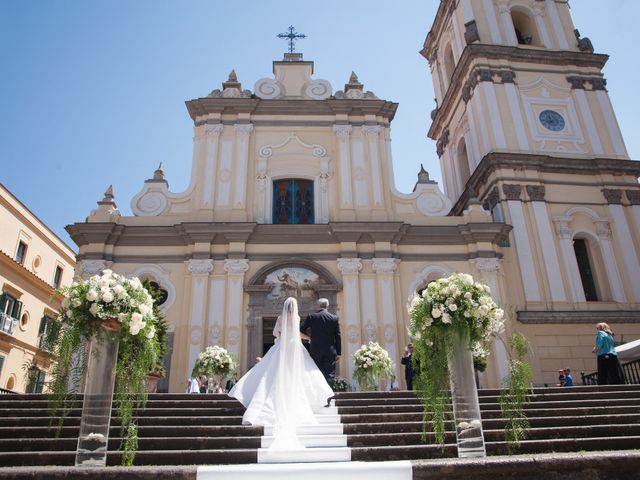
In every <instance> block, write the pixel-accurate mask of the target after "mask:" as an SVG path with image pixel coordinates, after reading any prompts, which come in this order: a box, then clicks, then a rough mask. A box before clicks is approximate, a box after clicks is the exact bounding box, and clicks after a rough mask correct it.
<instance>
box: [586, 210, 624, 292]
mask: <svg viewBox="0 0 640 480" xmlns="http://www.w3.org/2000/svg"><path fill="white" fill-rule="evenodd" d="M594 223H595V224H596V233H597V235H598V240H599V241H600V249H601V250H602V259H603V261H604V268H605V270H606V271H607V277H609V278H608V279H609V285H610V287H611V296H612V297H613V301H614V302H619V303H626V302H627V296H626V295H625V293H624V285H623V283H622V278H621V277H620V271H619V269H618V262H617V261H616V254H615V251H614V250H613V245H612V243H611V225H610V224H609V221H608V220H595V221H594Z"/></svg>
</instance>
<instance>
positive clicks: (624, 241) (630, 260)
mask: <svg viewBox="0 0 640 480" xmlns="http://www.w3.org/2000/svg"><path fill="white" fill-rule="evenodd" d="M603 193H604V196H605V198H606V199H607V203H608V204H609V212H610V213H611V218H612V219H613V225H614V228H615V231H616V238H617V239H618V245H619V246H620V249H621V251H622V257H623V258H624V264H625V266H626V269H627V274H628V275H627V279H628V281H629V286H630V287H631V291H632V292H633V298H634V300H635V301H636V302H640V281H638V280H639V279H640V263H638V254H637V253H636V248H635V245H634V244H633V237H632V235H631V230H630V229H629V221H628V220H627V216H626V215H625V212H624V207H623V206H622V190H613V189H604V191H603ZM634 279H635V281H634Z"/></svg>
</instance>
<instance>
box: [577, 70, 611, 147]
mask: <svg viewBox="0 0 640 480" xmlns="http://www.w3.org/2000/svg"><path fill="white" fill-rule="evenodd" d="M570 83H571V91H572V92H573V96H574V97H575V99H576V104H577V106H578V111H579V113H580V114H581V115H582V119H583V120H584V125H585V127H587V132H588V133H589V135H588V137H589V143H591V149H592V150H593V153H595V154H596V155H602V154H603V153H604V149H603V148H602V142H601V141H600V135H599V134H598V128H597V127H596V122H594V120H593V115H592V112H591V107H590V105H589V100H587V95H586V94H585V91H584V80H582V79H580V78H575V79H573V81H571V82H570Z"/></svg>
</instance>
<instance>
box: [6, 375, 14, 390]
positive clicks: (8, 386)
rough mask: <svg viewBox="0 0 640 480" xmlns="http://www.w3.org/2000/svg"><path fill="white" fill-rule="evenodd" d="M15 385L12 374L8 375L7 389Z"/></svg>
mask: <svg viewBox="0 0 640 480" xmlns="http://www.w3.org/2000/svg"><path fill="white" fill-rule="evenodd" d="M15 386H16V379H15V378H14V376H13V375H12V376H10V377H9V380H7V387H6V388H7V390H13V387H15Z"/></svg>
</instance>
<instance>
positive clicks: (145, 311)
mask: <svg viewBox="0 0 640 480" xmlns="http://www.w3.org/2000/svg"><path fill="white" fill-rule="evenodd" d="M138 310H139V311H140V313H141V314H142V315H146V314H148V313H149V307H147V306H146V305H145V304H141V305H140V306H139V307H138Z"/></svg>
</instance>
